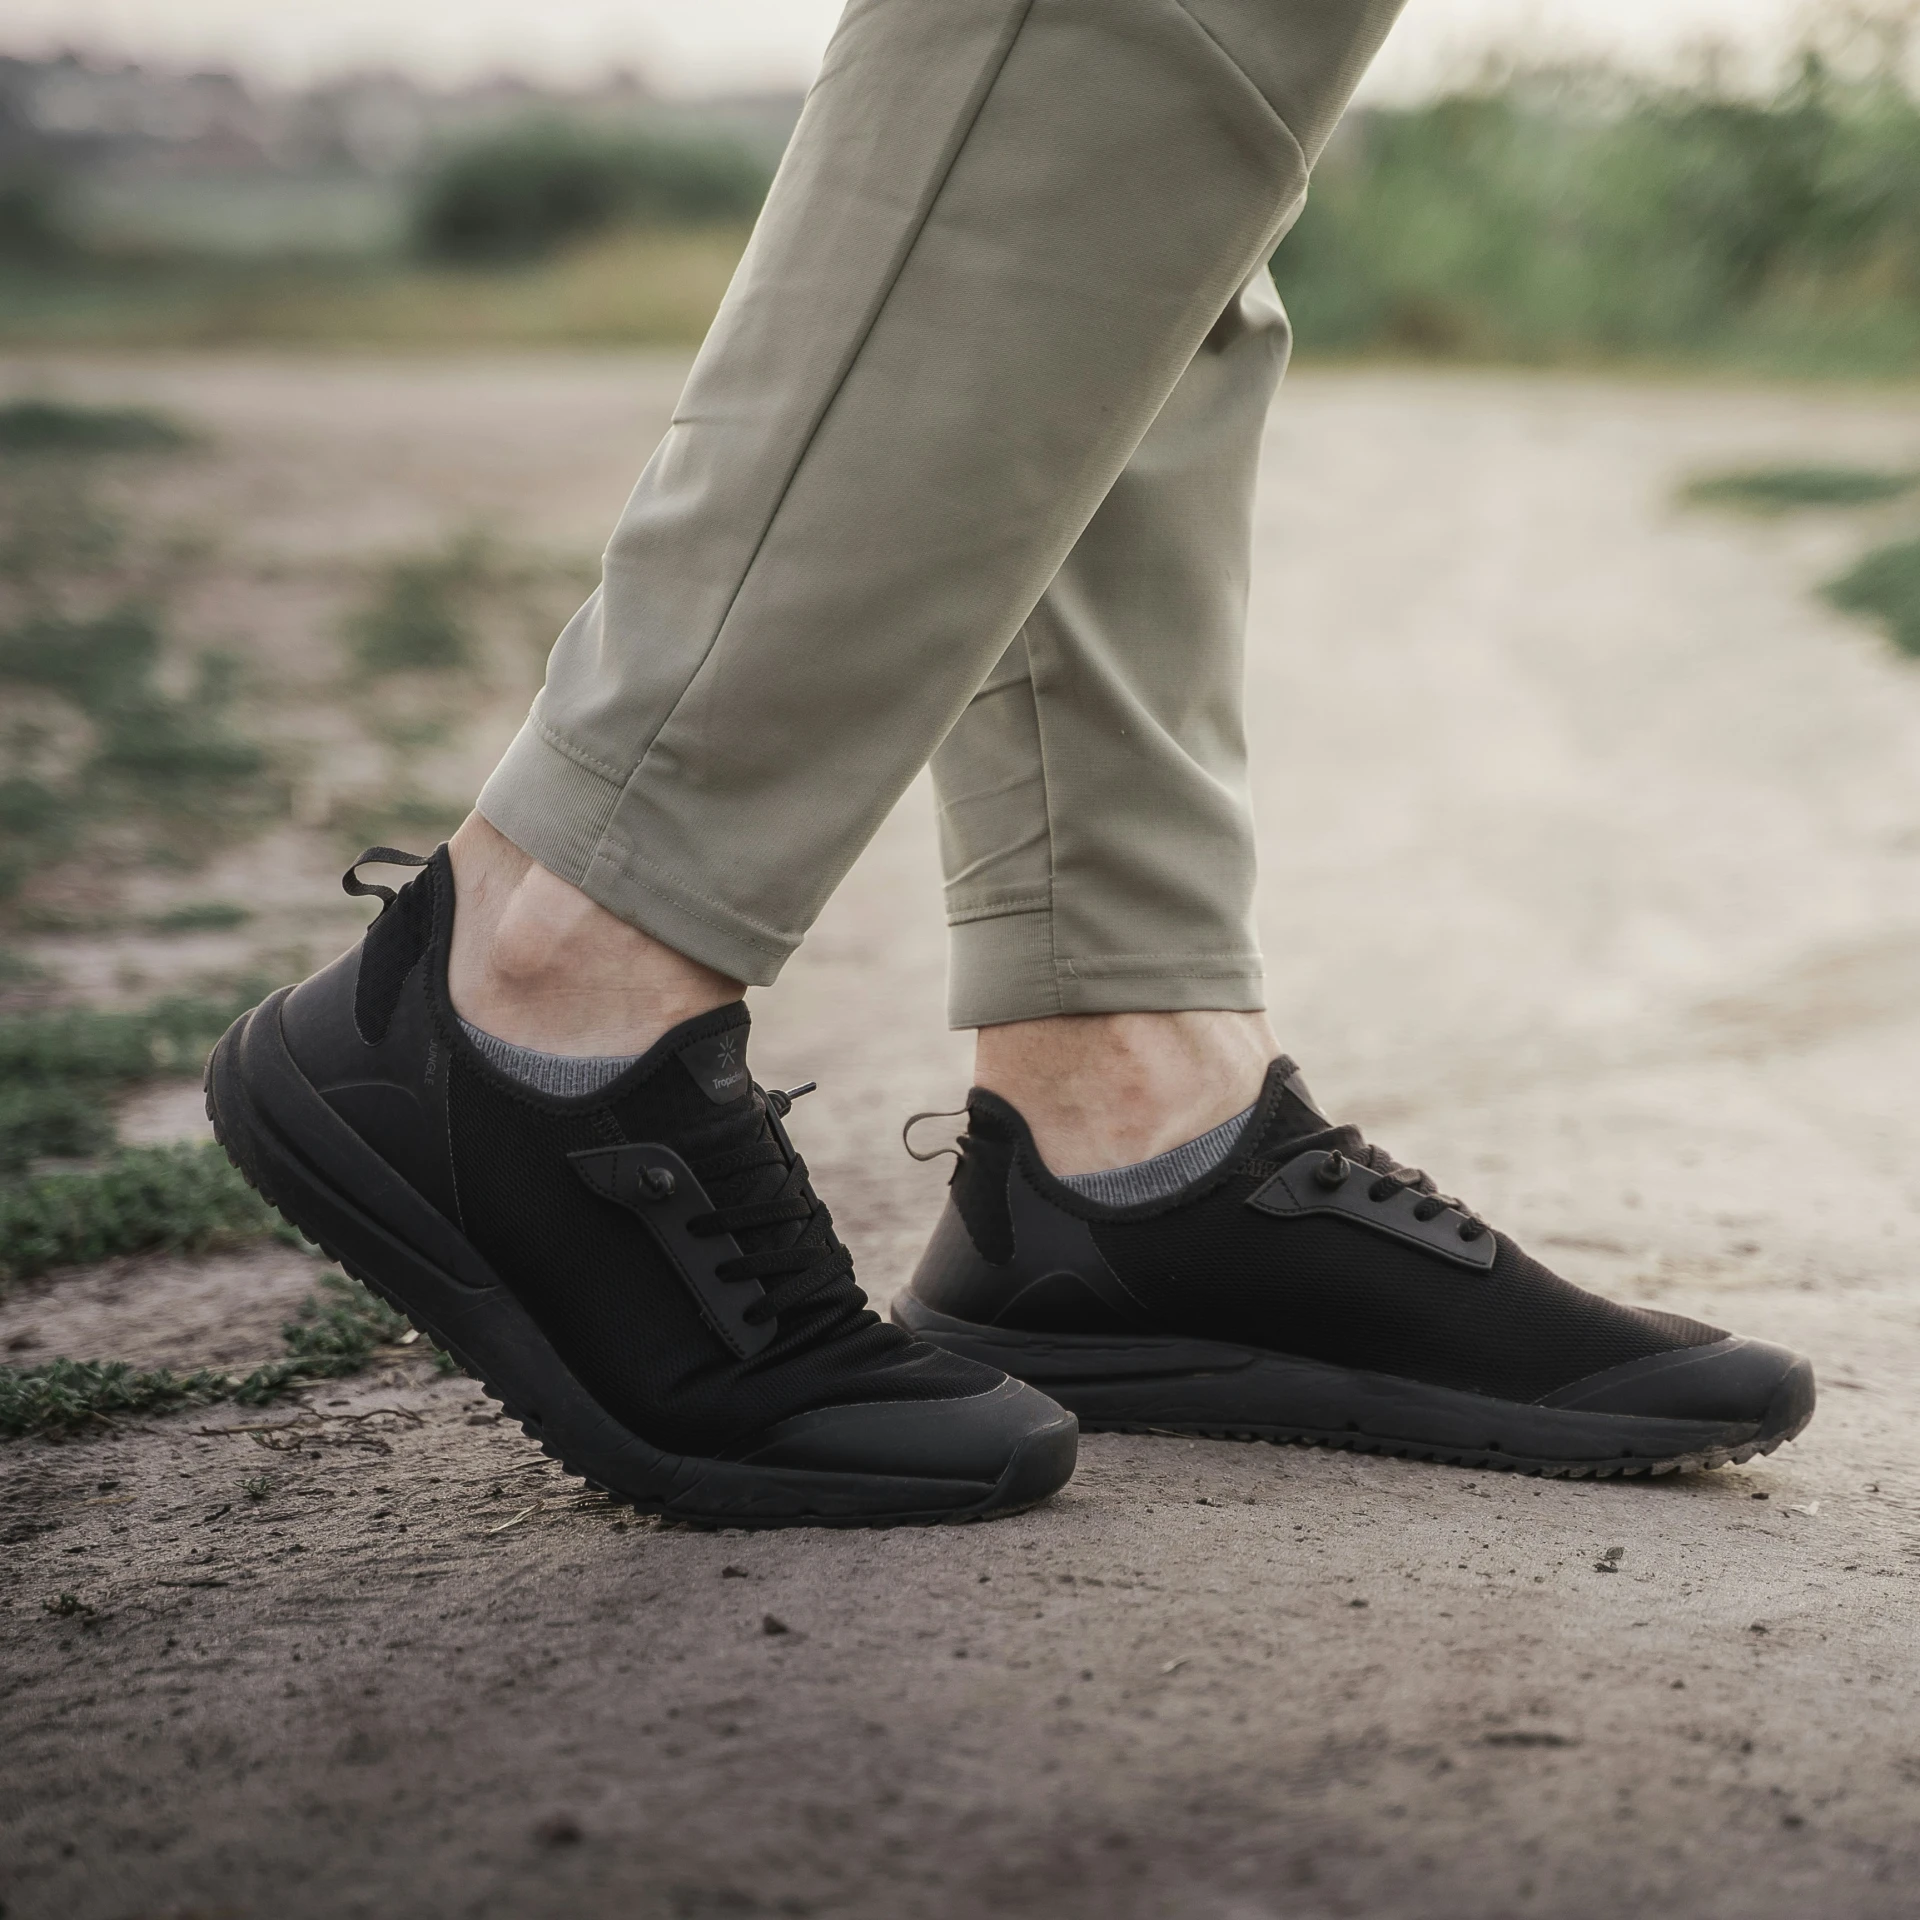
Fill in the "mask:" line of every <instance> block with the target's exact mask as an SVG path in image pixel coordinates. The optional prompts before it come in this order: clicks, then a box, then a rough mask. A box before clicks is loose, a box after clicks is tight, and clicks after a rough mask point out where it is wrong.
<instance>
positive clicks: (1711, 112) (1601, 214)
mask: <svg viewBox="0 0 1920 1920" xmlns="http://www.w3.org/2000/svg"><path fill="white" fill-rule="evenodd" d="M1851 17H1852V18H1854V19H1855V20H1858V19H1859V18H1861V17H1862V16H1860V15H1857V14H1856V15H1853V16H1851ZM1847 18H1848V16H1847V15H1846V14H1845V13H1844V10H1842V9H1839V8H1835V9H1831V10H1829V11H1828V13H1827V14H1826V18H1825V22H1824V24H1821V25H1819V27H1818V31H1819V32H1820V33H1821V34H1823V35H1825V36H1826V37H1827V38H1829V39H1837V38H1838V37H1840V36H1842V35H1843V34H1844V33H1845V31H1846V28H1845V21H1846V19H1847ZM1901 58H1902V56H1901V55H1900V54H1899V52H1898V50H1897V49H1895V48H1894V47H1892V45H1891V44H1890V43H1889V44H1888V45H1887V46H1886V47H1885V48H1883V49H1881V50H1880V52H1879V54H1878V56H1877V57H1876V55H1875V53H1874V50H1873V49H1871V48H1870V47H1869V46H1867V45H1865V44H1864V43H1862V44H1855V45H1853V46H1849V47H1845V48H1841V47H1839V46H1837V45H1836V46H1833V47H1830V48H1827V49H1825V50H1821V49H1815V48H1810V49H1809V50H1808V52H1807V54H1806V55H1805V57H1804V59H1803V61H1802V62H1801V64H1800V66H1799V69H1798V71H1797V73H1795V75H1794V76H1793V78H1792V79H1791V80H1790V81H1789V82H1788V83H1787V84H1786V85H1784V86H1783V87H1782V88H1781V89H1780V90H1779V91H1778V92H1777V93H1776V94H1775V95H1774V96H1773V97H1772V98H1770V99H1756V98H1752V97H1750V96H1746V95H1743V94H1739V93H1736V92H1732V91H1728V90H1723V89H1722V88H1720V87H1718V86H1716V85H1715V84H1713V83H1712V82H1711V81H1707V82H1702V83H1697V84H1694V85H1687V86H1681V85H1675V86H1650V85H1648V84H1646V83H1644V82H1639V81H1635V80H1633V79H1631V78H1628V77H1626V76H1623V75H1619V74H1612V73H1607V72H1604V71H1593V70H1586V71H1581V72H1572V73H1565V72H1563V73H1557V74H1555V73H1541V72H1533V73H1524V72H1523V73H1520V74H1517V75H1513V76H1511V77H1508V78H1504V79H1496V80H1493V81H1490V82H1489V83H1488V84H1487V85H1485V86H1483V87H1477V88H1474V89H1471V90H1468V91H1464V92H1461V93H1457V94H1454V95H1452V96H1450V97H1447V98H1443V99H1439V100H1435V101H1431V102H1428V103H1423V104H1421V105H1418V106H1411V107H1403V108H1379V109H1374V110H1371V111H1363V112H1361V113H1359V114H1356V115H1354V116H1352V117H1351V118H1350V120H1349V121H1348V123H1347V125H1346V126H1345V128H1344V129H1343V130H1342V132H1341V134H1340V135H1339V136H1338V137H1337V138H1336V141H1335V142H1334V144H1333V146H1332V147H1330V148H1329V150H1328V152H1327V154H1326V156H1325V157H1324V159H1323V160H1322V163H1321V165H1320V166H1319V168H1318V169H1317V170H1316V173H1315V177H1314V189H1313V196H1312V198H1311V199H1310V201H1309V202H1308V204H1307V207H1306V209H1305V211H1304V212H1303V214H1302V215H1301V218H1300V221H1299V223H1298V225H1297V226H1296V227H1295V228H1294V230H1293V232H1292V233H1291V234H1289V235H1288V237H1287V239H1286V241H1285V243H1284V244H1283V245H1282V246H1281V248H1280V250H1279V253H1278V255H1277V257H1276V259H1275V262H1274V277H1275V279H1276V281H1277V282H1278V284H1279V287H1280V291H1281V293H1282V294H1283V295H1284V296H1285V299H1286V303H1287V306H1288V309H1289V311H1290V312H1291V314H1292V316H1293V321H1294V326H1295V328H1296V330H1297V333H1298V336H1299V338H1300V340H1301V341H1302V343H1303V344H1304V345H1305V346H1306V347H1308V348H1309V349H1317V350H1319V351H1323V352H1325V351H1328V350H1331V351H1334V352H1368V351H1372V352H1379V351H1386V352H1390V353H1398V354H1409V355H1415V356H1419V357H1422V358H1452V359H1477V360H1518V361H1522V362H1530V363H1543V364H1544V363H1554V362H1566V361H1586V360H1592V359H1596V358H1605V359H1614V360H1619V359H1631V360H1651V361H1657V362H1662V363H1666V364H1671V365H1679V364H1687V363H1699V362H1703V361H1711V362H1714V363H1716V364H1719V365H1729V366H1740V367H1749V368H1756V369H1760V370H1765V371H1774V372H1827V373H1842V374H1849V375H1860V374H1900V373H1907V372H1910V371H1912V370H1913V369H1914V368H1915V367H1916V366H1920V101H1917V100H1916V98H1915V96H1914V94H1913V93H1912V92H1911V91H1910V90H1909V88H1908V87H1907V86H1906V85H1905V84H1904V82H1903V79H1902V75H1901V69H1900V61H1901Z"/></svg>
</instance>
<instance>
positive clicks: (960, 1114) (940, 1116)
mask: <svg viewBox="0 0 1920 1920" xmlns="http://www.w3.org/2000/svg"><path fill="white" fill-rule="evenodd" d="M966 1115H967V1110H966V1108H965V1107H954V1108H952V1109H951V1110H950V1111H946V1112H933V1113H912V1114H909V1115H908V1116H907V1124H906V1125H905V1126H904V1127H902V1128H901V1129H900V1144H901V1145H902V1146H903V1147H905V1148H906V1150H907V1158H908V1159H909V1160H919V1161H922V1162H924V1161H928V1160H944V1159H946V1158H947V1156H948V1155H949V1154H951V1155H952V1157H953V1158H954V1159H956V1160H958V1159H959V1158H960V1153H959V1149H958V1147H957V1146H954V1147H935V1148H934V1150H933V1151H932V1152H931V1153H915V1152H914V1150H913V1141H912V1140H911V1138H909V1136H910V1135H911V1134H912V1132H913V1130H914V1128H915V1127H917V1126H918V1125H919V1124H920V1122H921V1121H922V1120H964V1119H965V1118H966Z"/></svg>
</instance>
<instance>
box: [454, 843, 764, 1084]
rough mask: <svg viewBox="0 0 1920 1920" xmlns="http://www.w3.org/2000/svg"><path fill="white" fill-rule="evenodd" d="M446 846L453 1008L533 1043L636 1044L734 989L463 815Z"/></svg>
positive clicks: (636, 1048) (579, 1047) (596, 1049)
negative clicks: (452, 902) (452, 903)
mask: <svg viewBox="0 0 1920 1920" xmlns="http://www.w3.org/2000/svg"><path fill="white" fill-rule="evenodd" d="M447 852H448V855H449V857H450V858H451V860H452V862H453V878H454V890H455V896H456V902H457V905H456V911H455V914H454V923H453V946H452V951H451V953H450V955H449V957H448V963H447V988H448V992H449V993H450V994H451V996H452V998H453V1004H454V1008H455V1010H456V1011H457V1012H458V1013H459V1014H460V1016H461V1018H463V1019H465V1020H469V1021H471V1022H472V1023H473V1024H474V1025H475V1026H476V1027H480V1028H482V1029H484V1030H485V1031H486V1032H488V1033H491V1034H493V1035H495V1036H496V1037H497V1038H499V1039H502V1040H510V1041H512V1042H513V1043H514V1044H515V1045H516V1046H523V1047H536V1048H538V1049H540V1051H542V1052H544V1053H570V1054H594V1053H604V1054H629V1053H643V1052H645V1051H646V1049H647V1048H648V1047H650V1046H651V1045H652V1044H653V1043H654V1041H656V1040H657V1039H659V1038H660V1036H661V1035H662V1034H663V1033H666V1032H667V1031H668V1030H669V1029H671V1028H673V1027H676V1026H678V1025H679V1024H680V1022H681V1021H683V1020H689V1019H691V1018H692V1017H693V1016H694V1015H695V1014H697V1013H706V1012H708V1011H710V1010H711V1009H712V1008H714V1007H721V1006H725V1005H726V1004H727V1003H728V1002H729V1001H732V1000H737V999H739V997H740V996H741V994H742V993H743V992H745V988H744V987H743V986H742V985H741V983H740V982H739V981H738V980H731V979H729V978H727V976H726V975H725V974H721V973H715V972H714V971H713V969H712V968H711V967H705V966H702V965H701V964H700V962H699V961H697V960H690V959H688V958H687V956H686V955H685V954H683V953H678V952H676V951H675V950H674V949H673V948H672V947H669V946H665V945H663V944H662V943H661V942H660V941H658V940H656V939H654V938H653V936H652V935H651V934H647V933H642V932H641V931H640V929H639V928H638V927H632V926H629V925H628V924H627V923H626V922H625V921H624V920H621V919H619V918H617V917H616V916H615V915H613V914H611V913H609V912H608V911H607V910H606V908H604V907H602V906H600V905H599V904H598V903H597V902H595V901H593V900H590V899H589V898H588V897H587V896H586V895H585V894H584V893H582V892H581V891H580V890H579V888H578V887H574V886H571V885H569V884H568V883H567V882H566V881H564V880H562V879H561V878H560V877H559V875H558V874H555V873H550V872H549V871H548V870H547V869H546V868H545V867H543V866H540V865H539V864H538V863H537V862H536V861H534V860H531V859H529V858H528V856H527V855H526V854H524V853H522V852H521V851H520V849H519V848H518V847H516V846H515V845H514V844H513V842H512V841H510V840H508V839H507V838H506V837H505V836H504V835H503V834H501V833H500V832H498V831H497V830H496V829H495V828H494V827H492V826H491V825H489V824H488V822H487V821H485V820H483V819H482V818H481V817H480V815H478V814H477V813H475V814H469V815H468V816H467V819H466V821H465V823H464V824H463V825H462V826H461V828H460V830H459V832H457V833H456V834H455V835H454V836H453V838H452V840H451V841H449V842H448V846H447Z"/></svg>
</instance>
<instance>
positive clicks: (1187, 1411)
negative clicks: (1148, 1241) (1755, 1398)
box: [893, 1294, 1814, 1480]
mask: <svg viewBox="0 0 1920 1920" xmlns="http://www.w3.org/2000/svg"><path fill="white" fill-rule="evenodd" d="M893 1320H894V1323H895V1325H897V1326H900V1327H903V1328H905V1329H906V1331H907V1332H909V1333H911V1334H913V1335H914V1336H915V1338H917V1339H920V1340H925V1341H927V1342H928V1343H929V1344H931V1345H933V1346H936V1347H944V1348H945V1349H946V1350H947V1352H949V1353H955V1354H960V1355H962V1356H964V1357H965V1358H967V1359H969V1360H980V1361H984V1362H985V1363H986V1364H987V1365H989V1366H995V1367H999V1368H1000V1369H1001V1370H1002V1371H1003V1372H1006V1373H1010V1374H1012V1375H1013V1376H1014V1378H1015V1379H1017V1380H1025V1381H1026V1382H1027V1383H1028V1384H1029V1385H1031V1386H1035V1387H1038V1388H1039V1389H1040V1391H1041V1392H1042V1393H1044V1394H1047V1395H1048V1396H1050V1397H1051V1398H1052V1399H1054V1400H1057V1401H1058V1402H1059V1403H1060V1404H1061V1405H1062V1406H1063V1407H1066V1408H1068V1409H1070V1410H1071V1411H1072V1412H1074V1413H1076V1414H1078V1415H1079V1416H1080V1425H1081V1428H1082V1429H1083V1431H1086V1432H1089V1433H1101V1432H1105V1433H1166V1434H1198V1435H1203V1436H1205V1437H1207V1438H1209V1439H1215V1440H1269V1441H1275V1442H1291V1443H1294V1444H1297V1445H1301V1446H1312V1447H1334V1448H1343V1449H1345V1450H1347V1451H1349V1452H1353V1453H1383V1454H1390V1455H1394V1456H1396V1457H1398V1458H1401V1459H1411V1460H1434V1461H1439V1462H1442V1463H1444V1464H1446V1465H1449V1466H1459V1467H1484V1468H1488V1469H1491V1470H1494V1471H1498V1472H1507V1473H1526V1474H1536V1475H1541V1476H1544V1477H1546V1478H1549V1479H1555V1480H1612V1479H1624V1478H1630V1477H1635V1476H1642V1475H1646V1476H1653V1475H1664V1474H1670V1473H1690V1472H1696V1471H1700V1470H1703V1469H1707V1468H1713V1467H1725V1466H1737V1465H1738V1464H1739V1463H1740V1462H1741V1461H1743V1460H1751V1459H1753V1458H1754V1457H1755V1456H1756V1455H1759V1454H1766V1453H1771V1452H1773V1450H1774V1449H1775V1448H1776V1447H1779V1446H1784V1445H1785V1444H1786V1442H1787V1441H1789V1440H1791V1439H1793V1438H1794V1437H1795V1436H1796V1435H1797V1434H1799V1433H1800V1432H1801V1431H1802V1429H1804V1428H1805V1426H1806V1424H1807V1422H1808V1421H1809V1420H1811V1419H1812V1418H1813V1398H1814V1387H1813V1369H1812V1367H1811V1365H1810V1364H1809V1363H1808V1362H1806V1361H1805V1360H1801V1361H1799V1362H1797V1363H1796V1364H1795V1365H1794V1366H1793V1367H1791V1368H1790V1369H1789V1370H1788V1371H1787V1372H1786V1373H1785V1374H1784V1376H1783V1377H1782V1378H1781V1380H1780V1383H1779V1385H1778V1387H1777V1388H1776V1389H1775V1391H1774V1394H1773V1397H1772V1399H1771V1401H1770V1403H1769V1404H1768V1407H1767V1409H1766V1412H1765V1414H1764V1415H1763V1416H1762V1417H1761V1418H1760V1419H1759V1420H1757V1421H1742V1422H1737V1423H1732V1424H1729V1423H1726V1422H1720V1421H1707V1420H1667V1419H1660V1418H1655V1417H1651V1416H1646V1415H1630V1414H1612V1413H1581V1412H1575V1411H1571V1410H1568V1409H1565V1408H1558V1407H1544V1406H1537V1405H1528V1404H1525V1403H1523V1402H1520V1401H1514V1400H1495V1399H1492V1398H1489V1397H1488V1396H1487V1395H1484V1394H1477V1393H1463V1392H1460V1391H1458V1390H1456V1389H1454V1388H1450V1387H1435V1386H1428V1385H1425V1384H1424V1383H1422V1382H1420V1381H1417V1380H1403V1379H1400V1378H1398V1377H1397V1376H1394V1375H1392V1374H1382V1373H1363V1372H1360V1371H1358V1370H1357V1369H1354V1368H1350V1367H1335V1366H1329V1365H1326V1364H1324V1363H1323V1362H1320V1361H1315V1360H1299V1359H1294V1358H1291V1357H1289V1356H1288V1355H1286V1354H1279V1353H1269V1352H1267V1351H1265V1350H1264V1349H1262V1348H1258V1347H1242V1346H1234V1345H1230V1344H1227V1343H1225V1342H1212V1341H1199V1340H1185V1339H1180V1338H1178V1337H1177V1336H1172V1335H1158V1336H1156V1335H1138V1336H1134V1335H1119V1336H1108V1335H1080V1334H1046V1333H1022V1332H1019V1331H1016V1330H1014V1329H1011V1328H1007V1327H988V1326H980V1325H978V1324H976V1323H975V1322H973V1321H969V1320H957V1319H954V1318H953V1317H952V1316H951V1315H948V1314H943V1313H936V1312H935V1311H934V1309H933V1308H931V1307H929V1306H926V1305H924V1304H923V1303H922V1302H920V1301H919V1300H916V1299H915V1298H914V1297H913V1295H912V1294H902V1295H901V1296H900V1297H899V1298H898V1299H896V1300H895V1302H894V1304H893Z"/></svg>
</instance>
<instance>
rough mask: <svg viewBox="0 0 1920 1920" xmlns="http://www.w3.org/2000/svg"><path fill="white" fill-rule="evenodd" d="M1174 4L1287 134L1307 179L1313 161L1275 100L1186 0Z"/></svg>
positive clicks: (1274, 122) (1302, 172)
mask: <svg viewBox="0 0 1920 1920" xmlns="http://www.w3.org/2000/svg"><path fill="white" fill-rule="evenodd" d="M1172 4H1173V5H1174V6H1175V7H1177V8H1178V9H1179V10H1180V12H1181V13H1182V14H1184V15H1185V16H1186V19H1187V22H1188V24H1189V25H1190V26H1191V27H1192V28H1193V30H1194V32H1195V33H1197V34H1199V35H1200V37H1201V38H1202V39H1203V40H1205V41H1206V42H1207V44H1208V45H1209V46H1210V47H1212V48H1213V50H1214V51H1215V52H1216V53H1217V54H1219V56H1220V58H1221V59H1222V60H1224V61H1225V62H1226V63H1227V65H1228V66H1230V67H1231V68H1232V69H1233V70H1234V72H1235V73H1236V74H1238V75H1239V76H1240V80H1241V82H1242V84H1243V85H1244V86H1245V87H1246V89H1247V91H1248V92H1249V93H1250V94H1252V95H1253V97H1254V98H1255V99H1256V100H1258V101H1259V102H1260V104H1261V106H1262V107H1263V108H1265V109H1266V114H1267V118H1268V119H1270V120H1271V121H1272V122H1273V124H1274V125H1275V126H1276V127H1278V128H1279V129H1280V131H1281V132H1282V133H1284V134H1285V135H1286V136H1287V139H1288V140H1289V142H1291V144H1292V146H1293V150H1294V152H1295V153H1296V154H1297V155H1298V156H1299V159H1300V174H1301V178H1302V179H1305V178H1306V177H1307V175H1308V174H1310V173H1311V172H1312V171H1313V163H1312V162H1311V161H1310V160H1308V158H1307V150H1306V148H1305V147H1304V146H1303V145H1302V144H1301V141H1300V136H1299V135H1298V134H1297V133H1295V132H1294V130H1293V129H1292V128H1291V127H1290V126H1288V125H1287V123H1286V121H1285V120H1284V119H1282V118H1281V116H1280V113H1279V110H1278V109H1277V108H1276V107H1275V106H1274V104H1273V102H1272V101H1271V100H1269V99H1268V98H1267V96H1266V95H1265V94H1264V93H1262V92H1261V91H1260V88H1259V86H1258V85H1257V84H1256V83H1255V81H1254V78H1253V76H1252V75H1251V74H1250V73H1248V71H1247V70H1246V68H1245V67H1243V66H1242V65H1241V64H1240V62H1239V61H1238V60H1236V59H1235V58H1234V57H1233V53H1232V50H1231V49H1230V48H1229V47H1228V46H1227V44H1226V42H1225V41H1224V40H1222V39H1221V38H1220V36H1219V35H1218V34H1216V33H1215V32H1214V31H1213V29H1212V28H1211V27H1209V26H1208V25H1207V23H1206V22H1205V21H1204V20H1202V19H1201V18H1200V16H1199V15H1198V14H1197V13H1195V12H1194V11H1193V9H1192V8H1191V7H1189V6H1188V5H1187V4H1186V0H1172Z"/></svg>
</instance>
